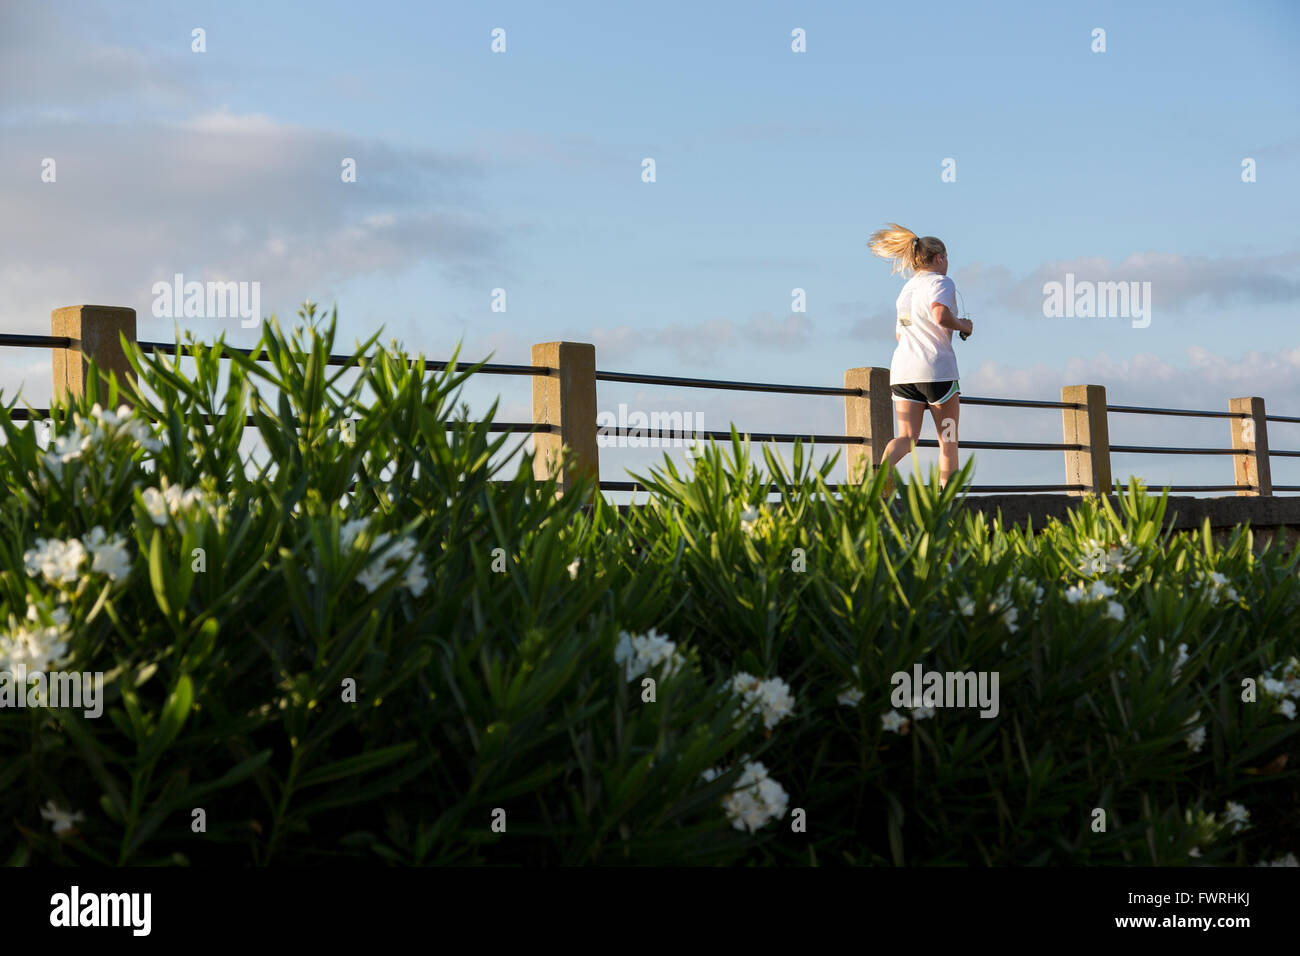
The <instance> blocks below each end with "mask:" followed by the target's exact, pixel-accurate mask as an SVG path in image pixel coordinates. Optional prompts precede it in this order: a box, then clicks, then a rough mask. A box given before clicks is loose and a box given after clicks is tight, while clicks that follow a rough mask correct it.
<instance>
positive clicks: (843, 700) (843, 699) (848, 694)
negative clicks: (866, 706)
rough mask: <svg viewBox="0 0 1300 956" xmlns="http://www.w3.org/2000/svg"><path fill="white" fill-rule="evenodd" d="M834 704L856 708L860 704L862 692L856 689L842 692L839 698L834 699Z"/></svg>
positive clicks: (852, 688)
mask: <svg viewBox="0 0 1300 956" xmlns="http://www.w3.org/2000/svg"><path fill="white" fill-rule="evenodd" d="M835 703H837V704H842V705H844V706H845V707H856V706H858V704H860V703H862V691H861V690H860V689H859V688H857V687H850V688H848V689H847V690H842V691H840V693H839V696H838V697H836V698H835Z"/></svg>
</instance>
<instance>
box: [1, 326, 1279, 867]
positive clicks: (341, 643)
mask: <svg viewBox="0 0 1300 956" xmlns="http://www.w3.org/2000/svg"><path fill="white" fill-rule="evenodd" d="M301 315H302V317H303V318H304V319H305V320H307V322H308V324H307V325H304V326H300V327H298V328H296V329H295V330H293V331H292V332H289V333H286V332H284V331H282V330H281V328H280V326H279V325H278V323H275V322H274V321H272V322H271V323H268V324H267V326H266V327H265V328H264V330H263V336H262V339H261V341H260V342H259V344H258V347H257V348H256V349H255V350H254V354H253V355H251V356H248V355H244V354H243V353H241V352H238V351H234V350H228V349H226V348H225V346H224V344H223V343H221V342H218V343H216V344H214V345H212V346H204V345H201V344H197V343H193V342H190V343H188V344H187V345H186V347H185V348H184V350H183V351H184V354H185V355H186V357H187V361H188V362H189V363H190V364H191V365H192V366H193V368H192V370H191V369H185V370H182V369H181V368H180V367H179V366H178V364H177V363H176V361H175V360H173V359H171V358H169V357H168V356H166V355H163V354H155V355H153V356H152V357H148V356H145V355H142V354H140V353H139V352H137V351H135V350H132V352H131V359H132V364H133V366H134V368H135V371H136V382H135V383H133V384H131V385H126V384H120V383H117V382H113V383H111V384H110V385H109V386H107V387H106V388H101V387H100V385H99V384H98V383H97V382H96V383H94V384H92V386H91V387H90V389H89V390H88V394H87V395H86V396H85V397H84V399H80V400H76V401H72V402H69V403H66V404H63V405H59V406H58V407H55V408H53V409H51V429H50V435H49V436H48V438H47V437H45V436H42V435H39V434H38V432H39V429H37V428H35V427H30V426H28V425H26V424H20V423H18V422H15V421H14V417H13V413H12V407H10V408H7V409H6V408H0V429H2V430H3V433H4V441H3V443H2V444H0V475H2V476H3V488H4V494H3V496H0V628H3V632H2V633H0V670H3V669H5V668H6V667H12V666H16V664H18V663H22V662H27V663H31V664H42V665H45V666H48V667H50V668H51V669H61V670H64V671H74V670H75V671H78V672H102V673H103V674H104V691H103V701H102V706H103V711H102V716H99V717H97V716H87V714H86V713H85V712H84V711H83V710H82V709H78V708H61V707H30V708H17V707H12V706H10V707H0V819H3V820H5V821H11V823H12V828H11V829H9V830H8V831H7V836H6V837H5V841H4V843H0V853H2V854H3V855H4V856H5V857H7V858H8V859H9V861H10V862H11V863H18V864H22V863H36V864H51V863H53V864H67V863H73V864H84V863H100V864H105V865H114V864H168V863H171V864H180V865H186V864H196V865H202V864H212V863H215V864H235V865H241V864H256V865H266V864H311V863H321V862H356V861H372V862H374V863H385V862H386V863H392V864H409V865H416V864H448V863H461V864H532V865H544V864H561V863H563V864H584V863H597V864H611V863H631V864H645V863H678V864H680V863H703V864H742V863H814V864H824V863H857V864H883V865H902V864H936V865H947V864H969V865H985V864H1066V863H1068V864H1180V863H1184V862H1187V861H1188V859H1189V857H1192V856H1195V855H1199V856H1200V858H1201V860H1202V861H1203V862H1213V863H1253V862H1256V861H1257V860H1260V859H1272V858H1274V857H1280V856H1282V855H1283V854H1285V853H1287V852H1294V851H1295V849H1296V846H1297V842H1300V841H1297V832H1296V831H1297V822H1296V821H1297V819H1298V817H1297V812H1296V810H1297V789H1296V784H1295V781H1296V775H1295V773H1296V772H1295V766H1296V760H1295V754H1294V753H1293V751H1294V749H1295V730H1296V723H1295V721H1294V719H1293V718H1294V713H1295V711H1294V703H1293V701H1294V700H1295V699H1296V698H1300V663H1298V662H1297V661H1296V659H1295V656H1296V654H1297V653H1300V648H1298V647H1297V644H1298V643H1300V639H1298V638H1297V629H1296V624H1295V622H1296V620H1297V617H1300V576H1298V575H1297V561H1298V560H1300V553H1297V555H1293V556H1291V557H1290V558H1288V557H1286V556H1285V555H1284V554H1282V553H1281V551H1280V550H1279V549H1277V548H1274V547H1269V548H1267V549H1265V550H1264V551H1263V553H1261V554H1259V555H1255V554H1254V552H1253V550H1252V548H1251V541H1250V532H1249V530H1248V529H1241V530H1240V531H1239V532H1238V534H1236V535H1234V537H1233V539H1232V541H1231V542H1230V543H1229V544H1228V545H1227V546H1226V547H1223V548H1217V547H1215V546H1214V545H1213V544H1212V542H1211V541H1210V536H1209V529H1208V526H1207V527H1206V528H1205V529H1204V533H1203V534H1202V535H1201V536H1199V537H1195V538H1188V537H1184V536H1177V535H1174V534H1173V533H1172V532H1162V519H1163V514H1164V510H1165V507H1166V504H1167V501H1166V499H1164V498H1159V499H1157V498H1153V497H1151V496H1149V495H1146V494H1145V492H1144V491H1143V489H1141V487H1140V485H1139V484H1138V483H1137V482H1133V483H1131V485H1130V488H1129V490H1128V493H1127V495H1125V496H1124V497H1123V498H1122V500H1121V513H1119V514H1116V513H1114V512H1113V511H1111V509H1110V508H1109V505H1108V504H1106V505H1105V507H1099V506H1098V503H1097V502H1096V501H1095V500H1093V499H1084V500H1083V501H1082V503H1081V506H1080V508H1079V509H1078V511H1077V513H1076V514H1074V515H1073V516H1072V517H1071V520H1070V522H1069V523H1068V524H1062V523H1060V522H1053V523H1052V524H1051V525H1049V526H1048V527H1047V528H1045V529H1042V530H1041V531H1040V532H1039V533H1038V534H1033V533H1032V531H1031V530H1021V529H1016V528H1011V529H1007V528H1003V527H1002V524H1001V522H1000V520H998V521H993V522H991V523H988V522H985V520H984V519H983V518H982V517H978V516H976V517H972V516H971V515H970V514H966V513H961V512H958V511H957V510H956V509H955V508H954V504H955V502H956V501H957V498H958V496H959V494H960V492H961V489H962V487H963V486H964V485H965V483H966V481H967V480H968V478H969V473H970V465H969V464H968V466H967V467H966V469H963V471H962V472H961V473H960V474H959V475H957V476H956V477H955V479H954V480H953V481H952V482H950V483H949V485H948V486H947V487H946V488H939V487H938V486H937V484H936V483H934V482H933V479H932V480H931V483H930V484H926V483H924V482H921V481H913V482H911V483H909V484H905V485H903V486H902V488H901V494H900V496H899V497H898V498H897V499H896V500H894V501H893V502H892V503H891V502H886V501H885V500H884V498H883V497H882V494H881V491H882V487H883V478H884V475H883V472H874V473H872V474H870V475H869V476H868V480H867V482H866V483H865V484H864V485H862V486H858V487H854V488H848V489H843V490H842V492H841V493H839V494H833V493H832V492H831V491H830V489H828V488H827V486H826V479H827V476H828V475H829V473H830V469H831V468H832V467H833V459H832V460H830V461H825V462H823V463H821V464H818V465H814V464H813V463H812V462H811V460H810V459H809V457H808V456H807V455H806V453H805V450H804V449H802V448H800V447H798V446H796V448H795V452H794V455H793V465H792V467H790V468H787V467H786V466H785V464H784V463H783V462H781V461H780V460H779V459H778V458H776V456H774V455H773V454H772V453H771V452H770V451H768V450H766V449H764V451H763V456H764V464H765V468H760V467H758V466H757V465H756V464H754V463H753V462H752V461H751V460H750V450H749V448H748V446H747V445H745V444H744V443H742V442H741V441H740V440H739V438H738V437H736V438H733V441H732V443H731V447H730V449H727V448H725V447H719V446H717V445H714V446H711V447H710V448H709V449H708V450H707V451H706V453H705V454H704V456H703V457H702V458H700V459H699V460H698V461H697V462H696V463H695V466H694V471H693V473H692V474H690V475H688V476H684V475H682V474H680V473H679V472H678V470H677V469H676V466H675V465H674V464H673V463H672V462H671V461H670V460H667V459H666V460H665V462H664V464H663V466H662V469H656V470H653V471H652V473H651V474H650V475H648V476H638V480H639V481H641V482H642V483H643V484H644V485H645V486H646V487H648V488H649V489H650V493H651V494H650V502H649V504H648V505H647V506H645V507H641V508H632V509H628V510H627V513H625V514H624V513H620V511H619V509H617V508H616V507H614V506H613V505H610V504H609V503H607V502H606V501H604V499H602V498H601V497H600V496H599V495H593V494H591V492H592V489H591V488H590V487H589V486H588V485H586V484H584V483H582V482H580V483H579V484H578V486H577V487H576V488H574V489H572V490H570V491H568V492H566V493H565V494H563V495H559V494H557V487H556V485H555V484H554V483H553V482H540V481H536V480H534V478H533V476H532V461H531V457H530V456H529V455H527V454H525V455H523V456H522V460H521V461H520V462H519V464H518V465H517V467H515V468H514V469H509V468H507V466H506V465H505V464H504V463H505V462H507V461H509V460H510V459H511V456H510V454H509V453H510V451H511V450H512V447H513V446H512V445H511V442H517V441H518V439H517V438H512V436H510V435H508V434H497V433H494V432H492V431H491V430H490V420H491V418H492V414H493V413H494V412H495V407H494V408H493V410H492V412H490V413H489V415H488V416H487V417H486V418H485V419H484V420H483V421H480V422H473V421H469V420H468V418H467V414H466V412H465V411H464V409H463V408H462V409H461V410H460V411H459V412H457V411H456V409H457V401H458V393H459V390H460V387H461V385H462V384H463V383H464V381H465V380H466V378H467V377H468V376H469V375H470V374H473V371H474V369H475V366H467V367H463V368H462V367H457V366H456V364H455V362H454V361H453V362H452V363H451V365H450V367H448V368H447V369H446V370H445V371H443V372H437V373H435V372H430V371H428V370H426V369H425V368H424V365H423V362H422V360H421V359H419V358H418V357H412V356H409V355H406V354H404V353H402V352H401V351H400V350H398V349H396V348H383V347H380V346H378V345H377V344H376V341H375V339H373V338H372V339H371V340H370V341H368V342H365V343H361V344H359V346H358V348H357V349H356V351H355V353H354V354H353V355H352V356H351V357H350V358H349V359H348V361H347V362H346V363H345V364H344V365H342V366H341V367H336V366H331V365H330V364H329V362H328V358H329V356H330V354H331V349H332V348H333V346H334V344H335V338H336V325H335V317H333V316H331V317H330V320H329V322H328V323H319V324H318V323H316V316H315V314H314V312H311V311H308V312H304V313H301ZM92 378H93V376H92ZM119 386H120V388H121V389H129V395H127V394H125V393H123V394H119ZM124 398H129V399H130V403H131V406H132V407H131V408H122V409H120V410H119V411H108V412H106V411H104V410H103V407H101V404H102V405H103V406H105V407H107V408H109V409H114V408H118V407H119V405H120V403H121V400H122V399H124ZM254 439H255V440H256V443H260V445H261V446H262V447H264V449H265V454H264V455H263V456H262V457H261V459H259V457H258V456H257V455H255V454H253V453H252V452H250V451H247V450H246V449H248V448H249V446H250V444H253V443H254V442H253V440H254ZM770 482H775V483H776V485H777V488H778V491H777V492H776V498H775V500H769V498H770V497H771V496H770V495H769V494H768V493H767V488H768V485H769V483H770ZM587 502H590V503H589V504H588V503H587ZM1103 504H1105V503H1104V502H1103ZM918 663H919V664H921V665H923V667H924V668H925V669H926V670H931V671H964V672H965V671H969V672H984V673H992V672H996V673H997V675H998V677H999V687H1000V697H999V709H998V712H997V714H996V716H989V717H981V716H980V715H979V713H978V711H977V710H976V709H973V708H966V709H951V708H934V709H932V710H927V709H926V708H925V707H924V705H923V704H922V702H918V701H912V702H911V703H912V704H915V705H919V706H913V707H909V706H903V707H901V708H900V707H899V706H897V705H895V704H894V703H892V702H891V699H890V698H891V694H892V691H893V687H892V684H891V678H892V677H893V675H895V674H897V673H900V672H905V673H910V672H911V671H912V669H913V666H914V665H916V664H918ZM33 669H35V668H33ZM647 678H651V679H653V687H650V686H648V685H647V683H646V679H647ZM1245 678H1250V679H1254V680H1256V681H1257V682H1258V690H1257V692H1256V694H1257V696H1256V700H1255V702H1253V703H1252V702H1246V701H1243V699H1242V697H1243V694H1242V681H1243V679H1245ZM652 694H653V699H649V698H651V695H652ZM1288 705H1289V706H1288ZM1288 711H1289V712H1288ZM1098 809H1100V810H1104V811H1105V815H1106V826H1105V829H1104V831H1102V830H1098V829H1097V827H1096V819H1097V817H1096V815H1095V813H1094V811H1095V810H1098ZM198 810H202V811H203V813H202V814H201V815H199V814H196V811H198ZM1246 814H1248V817H1247V816H1246ZM199 816H201V817H202V819H203V822H204V824H205V826H204V828H202V832H196V830H197V829H198V825H197V824H196V822H195V821H196V819H197V818H198V817H199ZM494 823H495V824H496V825H495V826H494ZM502 823H504V832H502V829H501V824H502ZM805 824H806V829H804V826H805Z"/></svg>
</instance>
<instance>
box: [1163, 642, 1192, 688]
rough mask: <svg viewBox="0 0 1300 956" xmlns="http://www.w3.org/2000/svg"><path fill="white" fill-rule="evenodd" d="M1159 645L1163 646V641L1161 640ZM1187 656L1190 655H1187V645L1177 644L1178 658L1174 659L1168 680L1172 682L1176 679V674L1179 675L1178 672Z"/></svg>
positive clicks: (1180, 670) (1185, 661)
mask: <svg viewBox="0 0 1300 956" xmlns="http://www.w3.org/2000/svg"><path fill="white" fill-rule="evenodd" d="M1161 646H1162V647H1163V642H1161ZM1189 656H1191V655H1189V654H1188V653H1187V645H1186V644H1179V645H1178V660H1176V661H1174V669H1173V671H1172V673H1171V674H1170V675H1169V680H1170V682H1171V683H1172V682H1173V681H1176V680H1178V675H1179V673H1181V672H1182V669H1183V665H1184V664H1186V663H1187V658H1188V657H1189Z"/></svg>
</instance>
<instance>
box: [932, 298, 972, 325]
mask: <svg viewBox="0 0 1300 956" xmlns="http://www.w3.org/2000/svg"><path fill="white" fill-rule="evenodd" d="M930 318H932V319H934V324H935V325H940V326H943V327H944V328H945V329H952V330H953V331H954V332H969V331H971V329H972V328H973V326H972V325H971V321H970V319H959V318H957V316H955V315H953V314H952V309H950V308H948V307H947V306H946V305H944V304H943V303H942V302H933V303H931V305H930Z"/></svg>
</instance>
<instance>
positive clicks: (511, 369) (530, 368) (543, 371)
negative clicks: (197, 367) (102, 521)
mask: <svg viewBox="0 0 1300 956" xmlns="http://www.w3.org/2000/svg"><path fill="white" fill-rule="evenodd" d="M136 344H137V345H138V346H140V350H141V351H142V352H163V353H164V354H167V355H176V354H177V351H178V349H182V348H184V347H185V346H184V345H183V344H180V343H176V342H137V343H136ZM222 349H224V350H225V351H227V352H238V353H239V354H241V355H250V356H251V355H253V354H254V353H255V352H256V351H257V350H256V349H242V348H236V347H235V346H233V345H223V346H222ZM417 362H419V359H407V362H406V364H407V367H408V368H414V367H415V365H416V363H417ZM325 364H326V365H332V366H341V365H357V364H359V363H358V362H357V360H356V356H354V355H331V356H330V357H329V358H328V359H326V360H325ZM473 364H474V363H473V362H457V363H456V367H457V368H462V369H463V368H468V367H469V366H471V365H473ZM450 366H451V363H450V362H443V361H435V360H433V359H425V360H424V367H425V368H427V369H432V370H434V371H436V372H442V371H445V370H446V369H447V368H449V367H450ZM474 371H475V373H480V374H483V375H530V376H531V375H541V376H547V375H554V374H555V370H554V369H551V368H547V367H546V366H545V365H492V364H484V365H481V366H479V367H478V368H476V369H475V370H474Z"/></svg>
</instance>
